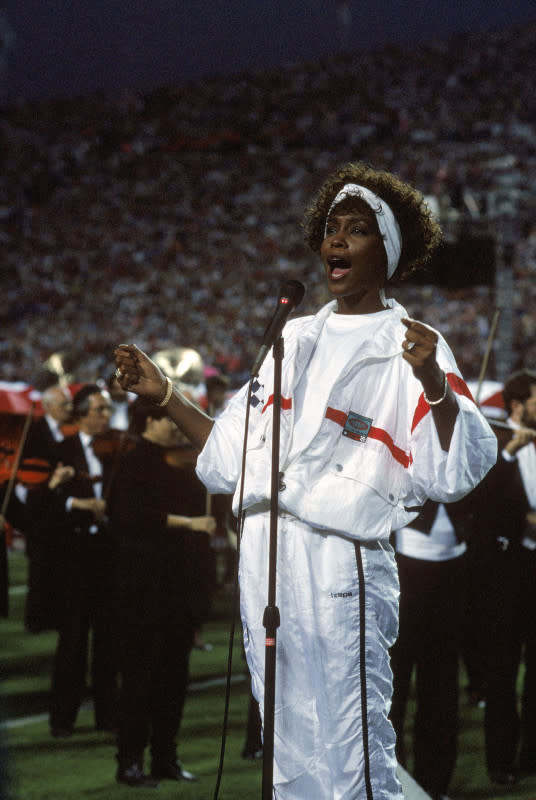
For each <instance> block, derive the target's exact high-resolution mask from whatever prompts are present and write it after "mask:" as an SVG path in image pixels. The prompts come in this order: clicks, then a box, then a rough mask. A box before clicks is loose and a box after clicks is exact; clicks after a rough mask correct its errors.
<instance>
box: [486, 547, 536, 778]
mask: <svg viewBox="0 0 536 800" xmlns="http://www.w3.org/2000/svg"><path fill="white" fill-rule="evenodd" d="M535 608H536V551H534V550H528V549H526V548H524V547H522V546H518V547H517V548H515V549H512V551H511V552H508V553H506V554H505V555H504V559H503V566H502V572H501V575H500V576H497V581H496V586H495V593H494V595H493V598H492V606H491V608H490V615H489V619H488V620H487V624H488V626H489V628H490V632H491V636H492V641H493V645H494V646H493V648H490V658H489V669H488V676H487V683H488V689H487V699H486V716H485V733H486V760H487V766H488V770H489V771H490V772H493V771H506V772H509V771H512V770H513V769H514V768H515V767H516V763H517V751H518V747H519V744H520V745H521V749H520V757H519V760H520V766H521V768H526V769H530V770H531V771H535V770H536V615H535V613H534V609H535ZM522 660H524V662H525V680H524V686H523V694H522V700H521V716H520V715H519V713H518V698H517V689H516V684H517V679H518V673H519V667H520V664H521V661H522Z"/></svg>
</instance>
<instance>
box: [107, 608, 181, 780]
mask: <svg viewBox="0 0 536 800" xmlns="http://www.w3.org/2000/svg"><path fill="white" fill-rule="evenodd" d="M170 616H171V622H172V623H173V624H171V625H170V626H169V627H167V626H166V627H163V626H161V625H154V626H143V627H141V628H140V627H139V626H138V627H135V626H132V627H130V626H129V627H127V628H124V629H123V630H122V631H121V637H120V638H121V646H120V671H121V693H120V700H119V736H118V759H119V763H120V764H124V765H129V764H131V763H132V762H135V761H136V762H138V763H140V764H143V754H144V750H145V747H146V745H147V744H149V743H150V745H151V755H152V759H153V762H168V761H173V760H174V759H175V758H176V756H177V753H176V746H177V736H178V732H179V728H180V723H181V719H182V712H183V708H184V701H185V698H186V690H187V686H188V664H189V658H190V650H191V647H192V642H193V627H192V626H191V625H190V624H189V623H185V624H184V625H182V626H181V625H180V624H177V622H180V621H177V620H176V619H174V617H173V615H170Z"/></svg>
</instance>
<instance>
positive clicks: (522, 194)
mask: <svg viewBox="0 0 536 800" xmlns="http://www.w3.org/2000/svg"><path fill="white" fill-rule="evenodd" d="M535 43H536V25H532V26H529V27H527V28H526V29H523V30H520V29H517V28H514V29H511V30H500V31H496V32H495V33H493V34H488V35H486V36H485V37H480V38H479V37H470V36H456V37H454V38H453V39H451V40H449V41H444V42H435V43H430V44H428V45H426V46H419V47H416V48H415V49H412V50H411V51H401V50H399V49H396V48H394V47H385V48H383V49H381V50H377V51H371V52H365V51H363V52H359V53H355V54H342V55H340V56H337V57H333V58H330V59H326V60H324V61H320V62H315V63H306V64H296V65H290V66H289V67H288V69H286V70H284V71H279V70H277V71H276V70H274V71H268V72H263V73H259V74H255V73H251V74H250V73H248V74H240V75H235V76H232V77H228V76H227V77H222V76H214V77H207V78H206V79H205V80H203V81H199V82H195V83H189V84H183V85H181V84H180V83H178V84H177V85H176V86H168V87H163V88H161V89H159V90H156V91H152V92H147V93H141V92H139V91H136V90H135V88H130V89H125V90H124V91H123V92H122V93H121V95H120V96H109V95H105V94H99V93H96V94H92V95H88V96H82V97H77V98H73V99H57V100H53V101H46V102H22V101H21V102H20V103H18V104H16V105H13V106H9V107H4V108H3V109H2V112H1V116H0V158H1V161H2V169H1V174H0V240H1V242H2V253H3V255H2V261H3V266H2V273H3V291H2V295H1V297H0V315H1V319H2V340H1V343H0V378H1V379H3V380H26V381H30V382H32V380H34V379H35V378H36V375H37V373H38V371H39V369H40V367H41V365H42V363H43V362H44V361H45V360H46V359H47V358H48V357H49V356H50V354H51V353H53V352H56V351H69V352H70V353H71V355H73V358H74V360H75V361H76V362H77V364H78V373H77V375H76V377H77V379H79V380H81V381H82V380H94V379H95V378H96V377H101V376H102V374H103V371H104V370H105V369H107V368H108V365H109V362H110V356H111V353H112V351H113V347H114V346H115V344H116V343H117V342H119V341H123V340H124V339H125V338H128V339H134V340H135V341H137V342H138V343H139V345H140V346H141V347H142V348H144V349H145V350H148V351H149V352H151V351H153V352H154V351H156V350H159V349H162V348H167V347H172V346H177V345H183V346H188V347H193V348H195V349H196V350H198V351H199V352H200V353H201V355H202V357H203V358H204V360H205V361H206V362H207V363H211V364H215V365H217V366H218V368H220V369H221V370H222V371H224V372H226V373H227V374H228V375H229V377H230V378H231V379H232V381H233V383H234V385H238V384H239V383H240V382H241V381H242V379H243V377H244V371H245V370H247V367H248V366H249V364H250V362H251V359H252V357H253V355H254V352H255V350H256V346H257V343H258V341H259V338H260V336H262V331H263V330H264V326H265V324H266V320H267V318H268V316H269V314H270V313H271V310H272V307H273V303H274V297H275V296H276V293H277V291H278V288H279V283H280V280H281V277H282V276H284V277H287V276H289V275H291V276H295V277H298V278H300V279H301V280H302V281H303V282H304V283H305V284H306V287H307V292H306V297H305V300H304V302H303V304H302V306H301V309H300V311H301V312H303V313H306V312H308V311H309V310H310V309H312V308H316V307H318V305H319V303H320V302H322V301H323V299H324V298H323V296H322V292H323V288H322V281H321V276H320V274H319V273H318V271H317V267H316V265H315V262H314V260H313V259H312V257H311V255H310V254H309V253H308V252H307V250H306V248H305V246H304V245H303V244H302V241H301V238H300V235H299V225H298V221H299V220H300V219H301V216H302V212H303V207H304V204H305V202H306V198H307V197H309V196H311V194H312V192H314V191H315V190H316V188H317V186H318V185H319V183H320V180H321V178H322V176H323V175H324V174H325V173H327V171H329V170H331V169H332V168H333V167H334V166H336V165H337V164H339V163H341V162H343V161H345V160H356V159H361V160H366V161H370V162H371V163H373V164H375V165H377V166H380V167H385V168H386V169H389V170H392V171H395V172H397V173H398V174H400V176H401V177H402V178H404V179H407V180H409V181H410V182H412V183H413V184H414V185H416V186H418V187H419V188H420V189H421V191H423V193H424V194H425V195H426V196H427V197H428V198H429V199H430V203H431V204H432V205H433V206H434V207H435V208H436V210H437V213H438V214H439V216H440V217H441V221H442V223H443V227H444V230H445V236H446V240H447V241H449V240H450V241H455V240H456V239H457V238H458V237H459V236H460V231H463V230H467V229H471V230H473V229H474V230H476V231H477V232H480V233H481V232H482V231H485V232H486V234H489V235H491V236H492V237H494V240H495V239H496V237H497V235H498V234H499V233H500V231H501V230H502V228H503V227H504V220H505V219H507V220H509V228H510V229H511V230H510V234H509V239H510V240H512V239H513V244H514V245H515V247H514V248H513V251H512V248H510V249H509V250H508V249H507V256H508V258H507V261H508V262H509V263H506V262H504V259H502V264H504V263H506V267H507V268H508V267H510V266H511V265H512V260H513V267H514V270H515V277H516V283H515V292H514V295H513V298H512V301H513V304H514V314H513V320H514V325H515V330H514V335H513V340H514V347H515V352H514V358H513V363H512V367H517V366H521V365H523V364H525V363H527V364H533V363H534V361H535V356H536V313H535V311H534V309H535V308H536V304H535V303H534V299H535V293H536V288H535V287H536V283H535V282H534V280H533V279H532V278H533V275H534V270H535V269H536V229H535V227H534V225H532V226H531V220H532V219H533V211H534V206H535V203H536V193H535V189H534V187H535V186H536V148H535V142H536V92H535V90H534V79H533V78H534V76H533V72H534V59H533V58H532V53H533V52H534V46H535ZM512 229H513V234H512ZM297 230H298V233H296V231H297ZM502 264H501V266H502ZM397 296H398V297H399V298H401V299H402V302H404V303H405V304H406V305H407V306H408V307H409V309H410V310H411V312H412V313H414V314H415V316H418V317H419V318H420V319H423V320H433V322H434V324H435V325H437V326H438V327H440V328H441V330H442V331H443V333H444V334H445V336H446V338H447V339H448V340H449V342H450V343H451V345H452V346H453V349H454V351H455V353H456V355H457V358H458V359H459V362H460V366H461V369H462V370H463V371H464V373H465V374H466V375H467V376H468V377H476V375H477V374H478V365H479V364H480V362H481V359H482V353H483V350H484V348H485V339H486V335H487V332H488V330H489V325H490V313H491V309H492V308H493V305H494V303H495V299H494V297H493V290H492V289H491V288H490V287H489V286H488V287H483V286H480V287H477V288H471V289H458V290H452V289H451V290H448V289H445V288H439V287H437V286H424V287H423V286H406V287H403V288H402V289H401V290H400V291H399V292H398V294H397ZM460 316H461V318H462V319H463V322H464V324H463V326H462V329H460V328H458V329H457V330H453V329H452V321H453V320H457V319H459V318H460ZM491 369H493V367H491ZM490 377H493V376H492V375H490ZM499 377H501V376H499Z"/></svg>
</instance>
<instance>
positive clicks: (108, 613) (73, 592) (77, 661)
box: [50, 533, 117, 729]
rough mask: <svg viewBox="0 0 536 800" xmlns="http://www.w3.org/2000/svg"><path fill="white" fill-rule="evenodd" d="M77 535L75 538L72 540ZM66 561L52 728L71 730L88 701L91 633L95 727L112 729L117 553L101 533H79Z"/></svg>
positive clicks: (114, 701)
mask: <svg viewBox="0 0 536 800" xmlns="http://www.w3.org/2000/svg"><path fill="white" fill-rule="evenodd" d="M74 536H76V534H73V537H74ZM78 537H79V538H78V539H77V540H76V539H74V538H73V545H72V548H71V551H70V552H69V553H68V554H67V558H66V591H65V597H66V601H65V613H64V614H63V616H62V620H61V624H60V631H59V638H58V644H57V648H56V654H55V659H54V670H53V676H52V691H51V700H50V725H51V727H52V728H53V729H54V728H67V729H68V728H72V727H73V726H74V723H75V721H76V716H77V713H78V709H79V708H80V705H81V703H82V700H83V699H84V693H85V688H86V671H87V662H88V646H89V636H90V632H91V634H92V657H91V683H92V692H93V698H94V704H95V724H96V726H97V727H98V728H108V727H110V726H112V725H113V724H114V723H115V716H116V711H117V613H116V612H117V610H116V603H115V590H114V575H113V567H114V565H113V553H112V551H111V549H110V546H109V545H108V544H107V543H106V542H105V541H103V539H102V538H101V536H100V535H99V534H97V535H96V536H93V535H91V534H82V533H80V534H78Z"/></svg>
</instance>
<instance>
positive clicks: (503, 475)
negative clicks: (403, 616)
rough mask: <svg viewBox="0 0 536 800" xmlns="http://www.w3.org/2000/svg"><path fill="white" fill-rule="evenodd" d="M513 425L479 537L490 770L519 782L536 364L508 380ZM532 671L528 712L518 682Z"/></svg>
mask: <svg viewBox="0 0 536 800" xmlns="http://www.w3.org/2000/svg"><path fill="white" fill-rule="evenodd" d="M503 395H504V402H505V407H506V409H507V412H508V415H509V416H508V426H509V427H510V428H511V434H509V435H508V436H507V437H506V439H505V441H504V442H502V449H501V446H500V448H499V450H500V453H499V458H498V460H497V464H496V466H495V467H494V468H493V469H492V470H491V471H490V473H489V475H488V476H487V477H486V479H485V480H484V482H483V483H482V485H481V486H480V487H479V489H478V491H477V497H478V507H477V513H476V515H475V522H476V525H477V531H476V533H477V534H478V541H483V540H484V537H486V536H487V542H488V546H487V552H483V553H482V557H483V559H484V560H485V564H486V583H487V586H486V590H485V595H486V597H487V599H488V613H487V618H486V619H482V625H483V626H486V629H487V631H488V647H487V653H486V659H487V691H486V715H485V739H486V760H487V768H488V772H489V775H490V778H491V779H492V780H493V781H494V782H496V783H499V784H503V785H512V784H514V783H515V782H516V781H517V779H518V774H517V764H518V760H517V759H518V749H519V769H520V771H521V772H530V773H536V617H535V615H534V608H535V607H536V525H535V524H534V522H535V521H536V514H535V512H536V447H535V440H536V372H531V371H529V370H521V371H519V372H516V373H514V374H512V375H511V376H510V377H509V378H508V380H507V381H506V383H505V386H504V390H503ZM522 660H524V663H525V679H524V687H523V697H522V712H521V718H520V717H519V714H518V711H517V693H516V684H517V678H518V672H519V668H520V664H521V661H522Z"/></svg>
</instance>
